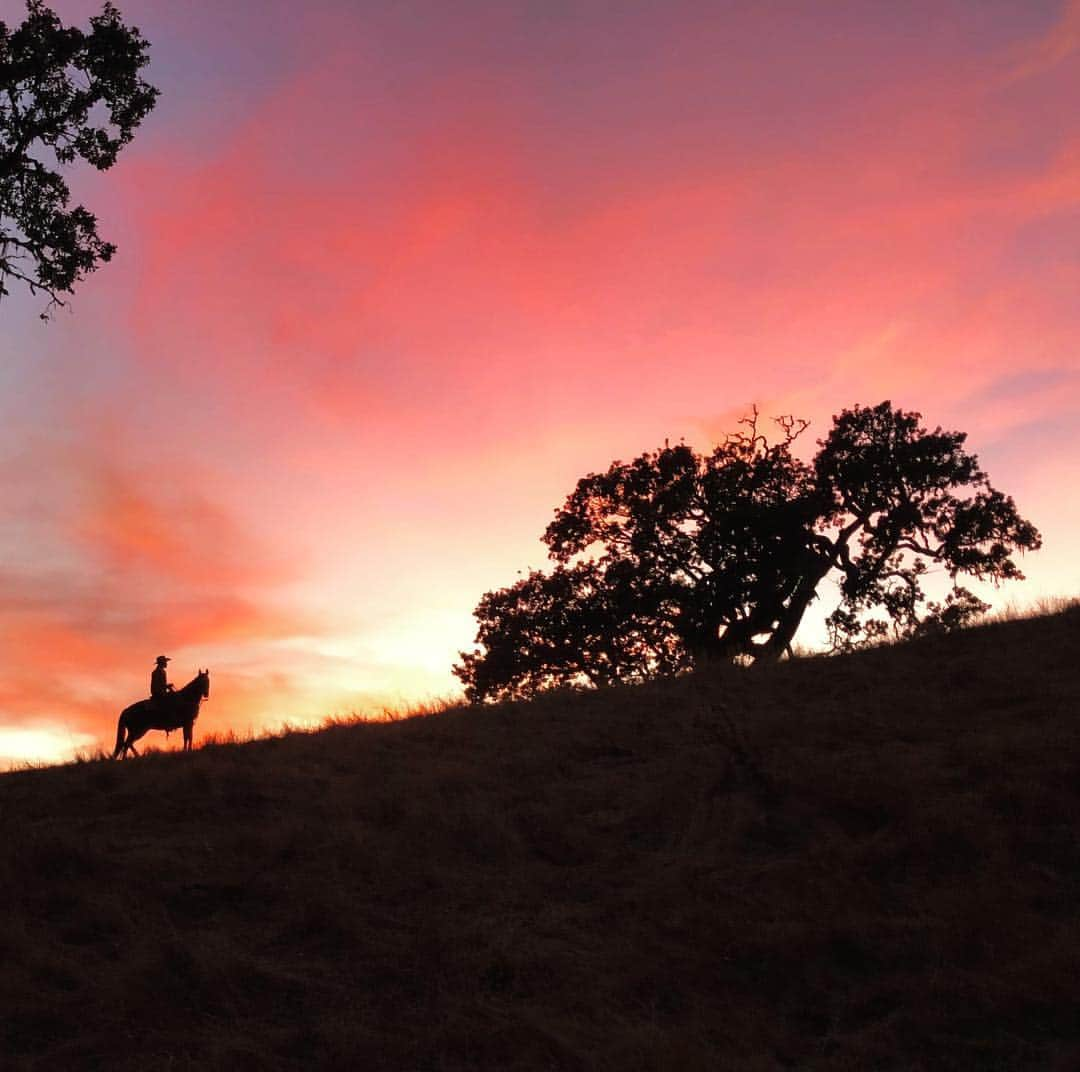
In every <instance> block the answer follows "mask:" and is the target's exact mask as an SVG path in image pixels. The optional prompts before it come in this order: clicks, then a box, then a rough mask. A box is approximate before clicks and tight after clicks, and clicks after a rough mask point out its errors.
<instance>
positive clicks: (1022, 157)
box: [0, 0, 1080, 767]
mask: <svg viewBox="0 0 1080 1072" xmlns="http://www.w3.org/2000/svg"><path fill="white" fill-rule="evenodd" d="M52 7H53V8H54V9H55V10H56V11H57V13H58V14H59V15H60V16H61V18H63V19H64V21H65V22H78V23H81V24H85V21H86V19H87V18H88V17H89V15H90V14H92V13H94V12H95V11H96V10H98V9H99V8H100V5H99V4H91V3H88V2H84V0H53V3H52ZM119 7H120V9H121V11H122V13H123V15H124V17H125V19H126V20H127V21H128V22H129V23H134V24H135V25H137V26H138V27H139V28H140V29H141V30H142V32H143V34H144V36H146V37H147V38H148V39H149V40H150V42H151V43H152V49H151V65H150V67H149V73H148V77H149V79H150V81H151V82H153V83H154V84H155V85H157V86H158V87H159V88H160V90H161V97H160V100H159V103H158V106H157V108H156V109H155V110H154V112H153V113H152V114H151V115H150V116H149V118H148V119H147V120H146V122H145V123H144V125H143V127H142V128H141V129H140V130H139V132H138V133H137V135H136V137H135V140H134V142H133V143H132V144H131V146H129V147H128V149H126V150H125V152H124V153H123V154H122V156H121V158H120V160H119V162H118V163H117V164H116V166H115V167H114V168H113V169H111V170H110V171H108V172H106V173H103V174H98V173H96V172H87V171H86V170H83V171H77V170H75V169H72V170H71V171H70V172H69V175H70V180H71V183H72V187H73V189H74V191H75V193H76V196H77V198H78V199H79V200H81V201H83V202H84V203H85V204H86V205H87V206H88V207H89V208H90V209H91V210H92V211H93V212H95V213H96V215H97V216H98V219H99V229H100V231H101V233H102V234H103V235H104V236H105V237H107V238H109V239H111V240H112V241H114V242H116V244H117V246H118V248H119V251H118V253H117V255H116V257H115V259H114V260H113V262H112V263H111V264H109V265H106V266H104V267H103V268H102V269H101V270H100V271H98V272H97V273H96V274H95V275H93V276H91V277H90V278H89V279H88V280H87V281H85V282H84V283H83V284H82V286H81V287H80V288H79V289H78V290H77V291H76V294H75V296H74V297H73V299H72V300H71V302H70V305H69V306H68V307H67V308H66V309H63V310H60V311H59V312H58V313H57V314H56V315H54V317H53V318H52V319H51V321H49V322H48V323H42V322H41V321H40V320H39V319H38V314H39V313H40V312H41V310H42V306H43V302H42V299H41V298H40V296H39V297H36V298H35V297H32V296H30V295H29V294H27V293H25V292H20V293H17V294H16V295H15V296H14V297H12V298H11V299H5V301H4V303H3V305H0V321H2V328H3V331H2V334H0V504H2V505H0V510H2V513H0V518H2V521H0V581H2V589H0V591H2V593H3V594H2V597H0V767H2V766H3V765H4V764H5V763H11V762H25V761H33V762H43V761H51V760H57V759H63V758H65V757H67V756H70V755H71V754H72V752H73V750H75V749H80V748H81V749H93V748H95V747H98V746H99V745H105V744H109V743H111V739H112V738H113V736H114V735H115V727H116V718H117V716H118V714H119V711H120V709H121V708H122V707H124V706H126V705H127V704H128V703H130V702H132V701H134V700H136V699H138V698H140V697H141V696H143V695H146V693H147V691H148V682H149V674H150V670H151V669H152V667H153V662H154V659H155V657H156V656H157V655H158V654H162V653H163V654H167V655H169V656H171V657H172V660H173V661H172V663H171V664H170V675H171V679H172V680H173V681H174V682H176V683H177V684H182V683H183V682H185V681H187V680H189V679H190V678H191V677H192V676H194V674H195V672H196V670H197V668H199V667H203V666H209V667H210V669H211V681H212V693H211V697H210V699H209V701H208V702H207V703H206V704H204V706H203V710H202V714H201V716H200V720H199V723H198V726H197V734H205V733H223V732H227V731H230V730H231V731H233V732H236V733H238V734H241V735H243V734H247V733H259V732H262V731H265V730H273V729H276V728H278V727H280V726H281V725H282V724H284V723H290V724H293V725H305V724H311V723H314V722H318V721H319V720H321V719H322V718H323V717H325V716H327V715H346V714H350V713H356V714H371V713H375V712H378V711H379V710H380V709H381V708H383V707H385V706H391V707H395V706H401V705H407V704H410V703H414V702H421V701H424V700H427V699H431V698H435V697H449V696H453V695H456V694H458V688H457V682H456V680H455V679H454V678H453V677H452V675H451V673H450V667H451V665H452V664H453V662H454V661H455V659H456V658H457V653H458V652H459V651H460V650H462V649H463V648H470V647H471V643H472V639H473V635H474V632H475V623H474V620H473V618H472V610H473V608H474V607H475V605H476V603H477V601H478V599H479V598H480V596H481V595H482V594H483V593H484V592H485V591H488V590H490V589H493V588H499V587H503V586H504V585H507V584H511V583H513V582H514V581H515V580H516V579H517V575H518V571H519V570H521V571H524V570H525V569H527V568H528V567H538V566H542V565H543V564H544V563H545V555H544V551H545V549H544V547H543V546H542V544H541V543H540V541H539V537H540V535H541V533H542V532H543V530H544V528H545V526H546V525H547V523H548V521H549V520H550V518H551V516H552V513H553V511H554V510H555V509H556V507H558V506H559V505H560V504H561V503H562V501H563V499H564V498H565V497H566V495H567V494H568V493H569V492H570V491H571V490H572V488H573V485H574V483H575V481H576V480H577V479H578V478H579V477H581V476H583V475H585V474H586V473H588V472H592V471H596V470H600V469H604V468H606V467H607V466H608V465H609V464H610V463H611V462H612V461H613V460H614V459H616V458H621V459H629V458H631V457H633V456H635V455H637V454H639V453H641V452H642V451H644V450H647V449H651V448H654V447H656V446H658V445H659V444H661V443H662V442H663V441H664V440H665V439H670V440H678V439H680V438H684V439H686V441H687V442H689V443H691V444H693V445H695V446H697V447H699V448H706V447H708V446H709V445H710V444H711V443H714V442H716V441H717V440H718V439H719V438H721V437H722V436H723V435H724V434H725V433H726V432H728V431H730V430H732V429H733V428H734V427H735V422H736V421H737V420H738V418H739V417H740V416H742V415H743V414H745V413H746V412H747V410H748V409H749V407H750V406H751V405H753V404H756V405H758V406H759V408H760V409H761V411H762V413H763V414H766V415H768V414H780V413H795V414H796V415H799V416H803V417H807V418H809V419H810V420H811V421H812V422H813V423H812V425H811V432H810V433H809V434H810V435H813V436H817V435H824V434H825V433H826V431H827V429H828V426H829V421H830V416H831V414H834V413H837V412H839V411H840V409H842V408H844V407H848V406H851V405H854V404H856V403H861V404H874V403H877V402H879V401H881V400H882V399H885V398H888V399H891V400H892V401H893V402H894V403H895V404H897V405H900V406H903V407H904V408H908V409H915V410H918V411H919V412H921V413H922V414H923V415H924V417H925V420H926V422H927V424H928V425H929V426H930V427H934V426H936V425H941V426H943V427H946V428H953V429H959V430H963V431H965V432H967V433H968V435H969V439H968V446H969V448H970V449H971V450H973V451H974V452H975V453H977V454H978V455H979V458H980V460H981V461H982V463H983V467H984V468H985V469H986V470H987V471H988V473H989V475H990V477H991V480H992V481H993V483H994V484H995V485H996V486H997V487H999V488H1001V489H1002V490H1004V491H1005V492H1006V493H1008V494H1011V495H1012V496H1014V497H1015V499H1016V501H1017V505H1018V507H1019V509H1020V511H1021V513H1022V514H1023V515H1024V516H1026V517H1028V518H1029V519H1031V520H1032V521H1033V522H1035V524H1036V525H1038V527H1039V528H1040V530H1041V531H1042V533H1043V536H1044V540H1045V546H1044V549H1043V550H1042V551H1040V552H1038V553H1037V554H1034V555H1030V556H1028V557H1027V558H1026V559H1025V560H1024V561H1023V562H1022V568H1023V569H1024V570H1025V572H1026V573H1027V576H1028V580H1027V581H1026V582H1024V583H1023V584H1014V585H1011V586H1006V587H1003V588H1002V589H1001V590H1000V591H999V592H996V593H993V598H994V600H995V602H997V603H999V604H1000V603H1004V602H1009V601H1011V602H1014V603H1026V602H1031V601H1033V600H1036V599H1038V598H1040V597H1043V596H1073V595H1080V561H1078V558H1077V556H1076V554H1075V553H1074V549H1075V544H1076V540H1075V535H1074V534H1075V532H1076V530H1077V527H1078V526H1080V496H1077V495H1076V494H1075V493H1074V491H1073V483H1074V480H1075V476H1076V474H1077V472H1080V435H1078V434H1077V427H1078V418H1080V301H1078V300H1077V293H1078V289H1080V112H1078V111H1077V108H1076V101H1077V100H1078V99H1080V2H1076V0H1070V2H1066V3H1061V2H1057V0H1053V2H1040V0H1009V2H1005V0H981V2H979V3H974V2H972V0H964V2H949V0H932V2H927V3H922V2H919V0H912V2H908V3H904V4H883V3H878V2H843V0H838V2H835V3H828V4H806V3H796V2H790V3H784V2H764V3H757V4H747V3H741V2H740V3H721V2H712V3H687V2H679V0H664V2H662V3H661V2H659V0H653V2H648V3H644V2H641V3H638V2H634V0H620V2H617V3H616V2H614V0H609V2H602V0H595V2H589V0H581V2H577V3H574V2H569V0H565V2H562V0H529V2H525V0H518V2H514V0H493V2H490V3H482V2H473V0H462V2H461V3H455V4H446V3H440V2H430V3H425V2H408V0H405V2H402V0H396V2H390V0H385V2H380V0H368V2H365V3H363V4H357V3H355V2H354V0H309V2H307V3H305V4H302V5H301V4H295V3H293V2H285V0H258V2H255V0H214V2H213V3H211V2H210V0H185V2H184V3H182V4H177V3H174V2H165V0H126V2H122V3H120V4H119ZM22 11H23V6H22V4H21V3H16V2H15V0H0V19H2V20H3V21H5V22H7V23H8V24H9V25H11V24H13V23H17V22H19V21H21V17H22ZM800 639H803V640H804V642H805V643H809V644H813V643H814V639H815V637H814V635H813V628H812V623H811V627H810V628H809V631H808V632H807V633H806V634H805V635H804V636H803V637H801V638H800ZM155 736H158V735H155ZM161 744H163V745H164V744H166V742H164V740H162V742H161ZM172 744H173V745H175V739H174V741H173V742H172ZM170 746H172V745H170Z"/></svg>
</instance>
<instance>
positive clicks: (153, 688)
mask: <svg viewBox="0 0 1080 1072" xmlns="http://www.w3.org/2000/svg"><path fill="white" fill-rule="evenodd" d="M168 661H169V657H168V656H167V655H159V656H158V657H157V666H155V667H154V670H153V673H151V675H150V698H151V699H153V700H157V701H158V703H160V702H161V701H162V700H163V699H164V698H165V697H166V696H168V695H169V693H171V692H172V690H173V687H172V685H170V684H169V682H168V681H167V680H166V679H165V664H166V663H167V662H168Z"/></svg>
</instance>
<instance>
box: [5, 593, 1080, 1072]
mask: <svg viewBox="0 0 1080 1072" xmlns="http://www.w3.org/2000/svg"><path fill="white" fill-rule="evenodd" d="M1078 667H1080V610H1078V609H1077V608H1076V607H1073V608H1071V609H1068V610H1066V611H1065V612H1064V613H1061V614H1058V615H1056V616H1053V617H1045V618H1040V619H1035V620H1030V621H1013V622H999V623H996V624H992V625H988V626H985V627H983V628H979V629H972V630H969V631H965V632H963V633H961V634H958V635H955V636H952V637H948V638H944V639H935V640H933V641H930V640H927V641H924V642H920V643H916V644H910V645H904V646H898V647H891V648H884V649H880V650H875V651H870V652H866V653H863V654H861V655H857V656H850V657H844V658H835V659H827V658H812V659H798V660H795V661H793V662H791V663H785V664H783V665H781V666H779V667H776V668H773V669H771V670H768V671H762V670H737V669H733V668H722V669H718V670H716V671H714V672H706V673H701V674H698V675H695V676H693V677H687V678H683V679H680V680H677V681H674V682H669V683H665V684H662V685H655V686H649V687H643V688H637V689H623V690H614V691H609V692H600V693H591V694H582V695H572V694H562V695H553V696H549V697H546V698H544V699H543V700H540V701H537V702H535V703H532V704H528V705H517V706H509V705H508V706H503V707H497V708H486V709H483V710H462V709H458V710H453V709H451V710H447V711H444V712H442V713H436V714H431V715H428V716H427V717H418V718H413V719H408V720H402V721H391V720H388V721H385V722H381V723H378V724H372V725H365V724H359V725H348V724H342V725H333V726H330V727H328V728H327V729H325V730H324V731H322V732H320V733H316V734H296V735H288V736H279V737H275V738H271V739H267V740H259V741H253V742H249V743H236V744H229V743H218V744H214V745H211V746H209V747H206V748H203V749H202V750H200V751H198V752H196V753H194V754H193V755H190V756H184V755H180V754H158V755H151V756H148V757H145V758H143V759H141V760H139V761H134V762H128V763H123V764H114V763H107V762H83V763H81V764H73V765H70V766H67V767H63V768H54V769H50V770H30V771H23V772H18V773H13V774H9V775H5V776H2V777H0V824H2V832H3V839H4V842H3V843H4V852H3V857H2V861H3V862H2V865H0V867H2V871H0V891H2V895H3V901H4V905H5V912H4V914H3V916H2V917H0V958H2V961H0V962H2V964H3V972H2V974H0V1002H2V1007H3V1009H4V1015H3V1017H2V1018H0V1054H3V1057H4V1067H5V1068H16V1069H18V1068H27V1069H49V1070H50V1072H51V1070H53V1069H57V1068H63V1069H69V1068H108V1069H111V1070H112V1069H115V1070H124V1069H146V1068H169V1069H195V1068H199V1069H286V1068H295V1067H306V1066H322V1067H333V1068H337V1067H340V1068H346V1067H358V1068H366V1069H430V1070H447V1072H449V1070H464V1069H477V1068H487V1069H600V1070H604V1069H610V1070H612V1072H615V1070H618V1072H624V1070H634V1069H659V1068H663V1069H716V1068H737V1069H742V1068H745V1069H772V1068H799V1069H888V1068H895V1069H918V1068H925V1069H970V1068H978V1069H983V1068H985V1069H1021V1068H1025V1069H1027V1068H1031V1069H1055V1068H1058V1069H1063V1070H1064V1069H1071V1068H1076V1067H1080V1026H1078V1025H1080V1001H1078V997H1077V985H1076V979H1077V976H1076V965H1077V963H1080V922H1078V918H1077V913H1076V905H1077V903H1078V899H1080V844H1078V830H1080V822H1078V819H1080V815H1078V811H1080V720H1078V717H1077V716H1078V714H1080V672H1078Z"/></svg>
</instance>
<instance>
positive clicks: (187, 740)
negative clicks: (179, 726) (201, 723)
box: [184, 722, 194, 752]
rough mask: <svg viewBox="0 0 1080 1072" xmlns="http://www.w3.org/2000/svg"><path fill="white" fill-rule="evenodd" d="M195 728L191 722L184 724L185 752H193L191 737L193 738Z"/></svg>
mask: <svg viewBox="0 0 1080 1072" xmlns="http://www.w3.org/2000/svg"><path fill="white" fill-rule="evenodd" d="M193 727H194V723H191V722H185V723H184V751H185V752H190V751H191V736H192V729H193Z"/></svg>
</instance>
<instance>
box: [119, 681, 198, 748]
mask: <svg viewBox="0 0 1080 1072" xmlns="http://www.w3.org/2000/svg"><path fill="white" fill-rule="evenodd" d="M209 695H210V671H209V670H200V671H199V672H198V674H197V675H196V676H195V677H193V678H192V679H191V680H190V681H189V682H188V683H187V684H186V685H185V686H184V687H183V688H181V689H177V690H176V691H175V692H170V693H166V695H164V696H160V697H158V698H157V699H149V700H139V701H138V702H137V703H133V704H132V705H131V706H130V707H125V708H124V710H123V711H121V712H120V719H119V721H118V722H117V724H116V749H115V751H114V752H113V754H112V758H113V759H123V758H124V757H125V756H126V755H127V754H128V752H131V754H132V755H133V756H137V755H138V754H139V753H138V752H136V751H135V742H136V741H137V740H138V739H139V738H140V737H142V736H144V735H145V734H147V733H149V731H150V730H166V731H168V730H178V729H180V728H181V727H183V729H184V751H185V752H190V751H191V731H192V728H193V727H194V725H195V719H197V718H198V717H199V705H200V704H201V703H202V702H203V700H205V699H206V698H207V697H208V696H209Z"/></svg>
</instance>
